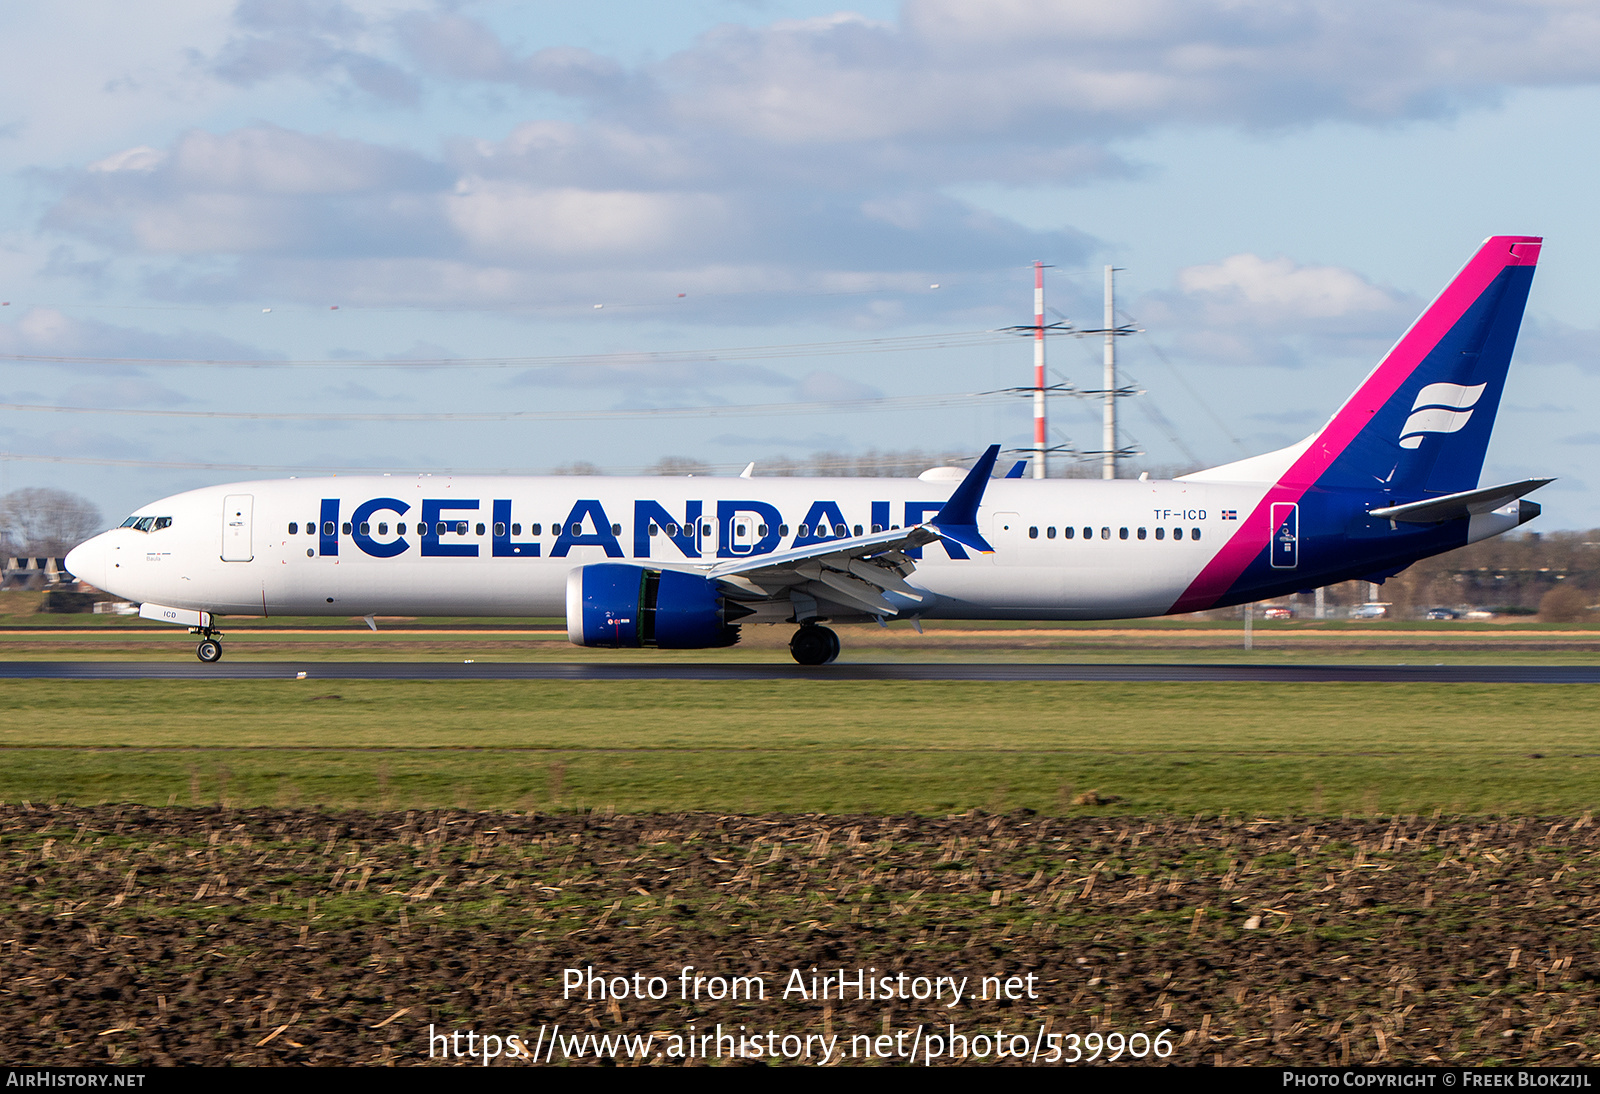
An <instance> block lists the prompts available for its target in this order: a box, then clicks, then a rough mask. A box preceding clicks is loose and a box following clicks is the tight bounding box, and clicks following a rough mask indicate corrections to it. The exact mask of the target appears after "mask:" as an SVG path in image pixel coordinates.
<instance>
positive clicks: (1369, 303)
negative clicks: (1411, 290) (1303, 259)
mask: <svg viewBox="0 0 1600 1094" xmlns="http://www.w3.org/2000/svg"><path fill="white" fill-rule="evenodd" d="M1178 288H1179V290H1181V291H1182V292H1184V293H1187V294H1189V295H1190V296H1206V297H1209V298H1210V300H1211V302H1213V306H1215V304H1216V303H1219V302H1226V303H1227V304H1228V305H1230V306H1231V307H1232V308H1233V309H1236V310H1237V313H1238V314H1239V315H1240V316H1241V317H1245V316H1248V317H1250V318H1252V319H1255V320H1258V321H1267V322H1273V323H1283V322H1289V323H1299V322H1300V321H1301V320H1304V319H1330V318H1340V317H1345V316H1356V315H1362V314H1363V313H1369V312H1388V311H1390V310H1392V309H1393V308H1394V307H1395V305H1396V304H1397V303H1398V301H1397V299H1396V298H1395V297H1394V296H1393V295H1391V294H1389V293H1386V292H1384V291H1383V290H1381V289H1379V288H1377V287H1376V286H1374V285H1372V284H1371V283H1370V282H1368V281H1367V280H1366V279H1365V278H1363V277H1362V276H1361V275H1360V274H1357V273H1355V272H1354V271H1352V270H1346V269H1341V268H1339V267H1337V266H1297V265H1295V263H1294V262H1292V261H1291V260H1289V259H1287V258H1273V259H1266V258H1261V257H1260V256H1258V255H1253V254H1236V255H1232V256H1230V257H1228V258H1225V259H1223V260H1222V261H1221V262H1217V263H1213V264H1211V265H1206V266H1190V267H1188V268H1187V269H1184V270H1180V271H1178Z"/></svg>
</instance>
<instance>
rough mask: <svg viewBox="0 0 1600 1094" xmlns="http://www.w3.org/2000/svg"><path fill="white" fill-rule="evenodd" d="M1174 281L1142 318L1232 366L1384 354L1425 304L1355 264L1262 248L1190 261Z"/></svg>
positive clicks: (1188, 349) (1194, 354)
mask: <svg viewBox="0 0 1600 1094" xmlns="http://www.w3.org/2000/svg"><path fill="white" fill-rule="evenodd" d="M1174 281H1175V283H1174V285H1173V287H1172V288H1170V289H1166V290H1161V291H1157V292H1153V293H1150V294H1149V295H1147V296H1145V297H1144V298H1142V299H1141V300H1140V301H1139V302H1138V305H1137V306H1138V309H1139V315H1138V318H1139V321H1140V323H1141V324H1142V325H1145V326H1147V327H1148V328H1150V329H1152V330H1158V331H1162V332H1171V333H1170V334H1164V335H1163V338H1164V340H1166V339H1170V340H1172V341H1173V342H1175V344H1176V346H1177V348H1178V351H1179V352H1180V353H1181V354H1183V355H1184V356H1185V357H1187V358H1189V359H1190V360H1196V361H1209V362H1214V363H1217V364H1226V365H1229V366H1267V367H1286V368H1299V367H1302V366H1304V365H1306V364H1311V363H1322V362H1326V361H1330V360H1339V359H1345V358H1364V359H1368V360H1370V361H1371V362H1376V361H1377V360H1378V358H1379V357H1380V356H1381V355H1382V354H1383V352H1384V351H1385V350H1386V349H1388V348H1389V346H1391V345H1392V344H1393V343H1394V341H1395V339H1396V338H1398V337H1399V336H1400V334H1401V333H1402V332H1403V331H1404V330H1405V329H1406V326H1407V325H1408V324H1409V323H1410V322H1411V320H1412V319H1414V318H1415V317H1416V316H1417V315H1418V314H1419V313H1420V312H1421V310H1422V308H1423V306H1424V302H1423V301H1421V300H1420V299H1418V298H1416V297H1413V296H1411V295H1409V294H1404V293H1397V292H1394V291H1392V290H1388V289H1383V288H1380V287H1379V286H1376V285H1374V284H1372V283H1371V282H1370V281H1368V280H1367V279H1366V278H1364V277H1362V276H1361V275H1360V274H1358V273H1356V272H1355V271H1354V270H1349V269H1345V268H1343V267H1339V266H1312V265H1300V264H1297V263H1295V262H1293V261H1292V260H1290V259H1287V258H1283V257H1278V258H1270V259H1268V258H1262V257H1261V256H1259V255H1254V254H1237V255H1231V256H1229V257H1227V258H1225V259H1223V260H1221V261H1220V262H1215V263H1209V264H1206V265H1201V266H1190V267H1187V268H1185V269H1183V270H1180V271H1178V274H1177V276H1176V278H1175V279H1174Z"/></svg>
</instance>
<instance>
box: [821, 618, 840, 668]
mask: <svg viewBox="0 0 1600 1094" xmlns="http://www.w3.org/2000/svg"><path fill="white" fill-rule="evenodd" d="M817 630H819V631H821V632H822V633H823V634H825V635H827V636H828V659H827V660H826V661H824V662H823V664H825V665H831V664H833V663H834V662H835V661H837V660H838V659H839V636H838V635H837V634H835V633H834V632H833V631H831V630H829V629H828V628H827V627H818V628H817Z"/></svg>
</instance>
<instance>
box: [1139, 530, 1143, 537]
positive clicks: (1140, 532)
mask: <svg viewBox="0 0 1600 1094" xmlns="http://www.w3.org/2000/svg"><path fill="white" fill-rule="evenodd" d="M1139 538H1140V539H1143V538H1144V529H1143V528H1141V529H1139Z"/></svg>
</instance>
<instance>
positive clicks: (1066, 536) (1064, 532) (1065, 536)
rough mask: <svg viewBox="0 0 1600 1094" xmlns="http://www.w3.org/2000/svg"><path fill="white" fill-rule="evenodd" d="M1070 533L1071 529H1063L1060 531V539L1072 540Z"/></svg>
mask: <svg viewBox="0 0 1600 1094" xmlns="http://www.w3.org/2000/svg"><path fill="white" fill-rule="evenodd" d="M1072 532H1073V529H1072V528H1071V527H1067V528H1063V529H1061V537H1062V538H1063V539H1071V538H1072Z"/></svg>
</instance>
